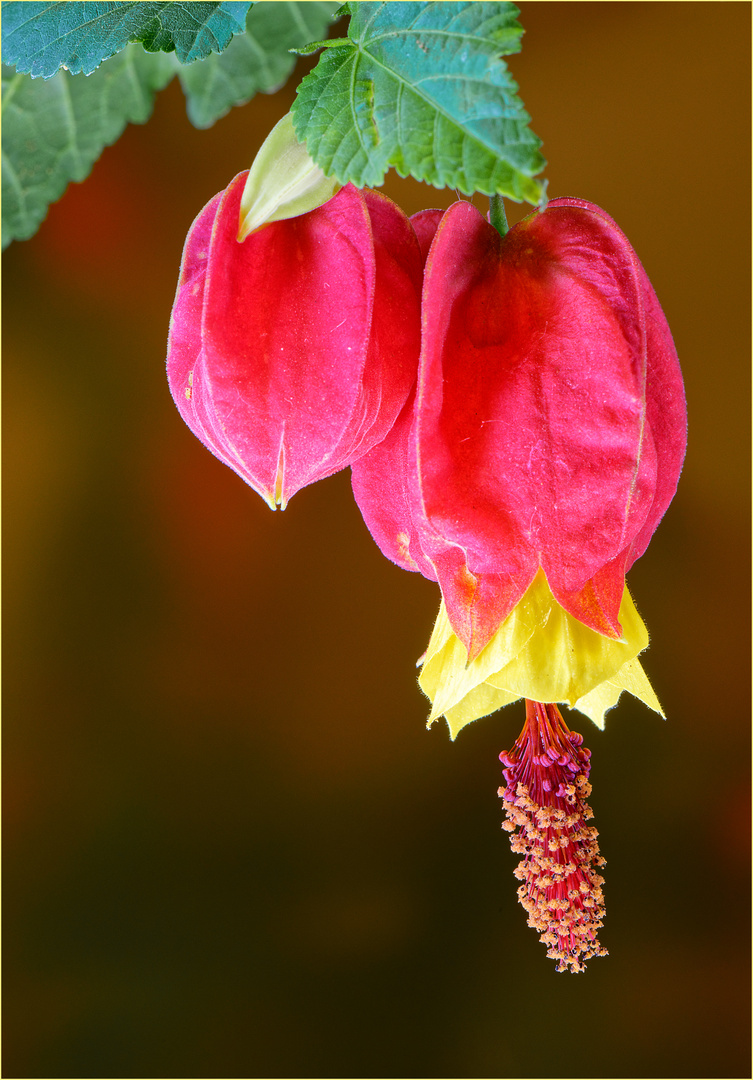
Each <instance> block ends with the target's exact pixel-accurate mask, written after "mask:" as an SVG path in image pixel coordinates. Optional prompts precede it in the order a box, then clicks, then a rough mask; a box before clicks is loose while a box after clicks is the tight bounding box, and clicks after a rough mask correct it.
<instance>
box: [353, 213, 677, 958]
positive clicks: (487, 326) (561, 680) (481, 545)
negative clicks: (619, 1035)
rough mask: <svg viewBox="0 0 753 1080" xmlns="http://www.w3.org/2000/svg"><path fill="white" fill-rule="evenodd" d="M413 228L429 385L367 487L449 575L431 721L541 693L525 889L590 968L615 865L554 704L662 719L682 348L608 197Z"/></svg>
mask: <svg viewBox="0 0 753 1080" xmlns="http://www.w3.org/2000/svg"><path fill="white" fill-rule="evenodd" d="M414 226H415V228H416V231H417V233H418V234H419V238H420V240H421V243H422V250H423V253H424V255H425V257H426V266H425V271H424V287H423V296H422V308H421V318H422V342H421V358H420V363H419V372H418V380H417V385H416V389H415V391H414V393H413V394H412V395H411V398H410V400H409V401H408V402H407V404H406V406H405V408H404V409H403V411H402V413H401V415H400V417H399V418H398V420H397V422H396V423H395V426H394V427H393V428H392V430H391V431H390V432H389V434H388V435H387V437H386V438H385V439H384V441H383V442H382V443H380V444H379V445H378V446H377V447H375V448H374V449H373V450H372V451H371V452H370V453H369V454H368V455H366V456H365V457H363V458H361V460H360V461H359V462H358V463H356V464H355V465H354V466H353V490H354V494H355V497H356V500H357V502H358V505H359V507H360V509H361V512H362V513H363V516H364V519H365V521H366V524H367V525H368V527H369V529H370V530H371V533H372V535H373V536H374V539H375V540H376V542H377V543H378V544H379V546H380V548H381V549H382V551H383V552H384V554H385V555H387V556H388V558H390V559H392V560H393V561H394V562H396V563H397V564H398V565H399V566H402V567H404V568H405V569H408V570H414V571H419V572H421V573H423V574H424V575H425V576H426V577H428V578H431V579H432V580H436V581H438V582H439V585H440V589H441V592H442V603H441V606H440V611H439V616H438V618H437V622H436V625H435V627H434V632H433V634H432V637H431V641H430V643H429V647H428V650H427V653H426V654H425V657H424V658H423V667H422V671H421V675H420V679H419V681H420V684H421V686H422V688H423V689H424V691H425V692H426V694H427V695H428V697H429V698H430V699H431V701H432V710H431V714H430V717H429V723H430V724H431V723H432V722H433V721H434V720H435V719H437V718H438V717H439V716H442V715H444V716H445V718H446V719H447V721H448V724H449V727H450V733H451V736H452V737H453V738H454V737H455V736H456V735H457V733H458V731H460V729H461V728H462V727H463V726H464V725H465V724H467V723H469V722H471V721H472V720H475V719H476V718H478V717H480V716H484V715H486V714H487V713H490V712H493V711H494V710H496V709H498V708H500V707H501V706H503V705H506V704H509V703H510V702H513V701H516V700H518V699H519V698H524V699H525V700H526V724H525V726H524V729H523V732H522V733H521V736H520V738H519V739H518V741H517V742H516V744H515V746H514V747H513V749H512V750H511V751H510V752H509V754H503V755H501V756H502V760H503V762H504V764H505V766H506V772H505V776H506V781H507V784H506V787H505V788H504V789H500V794H501V795H502V797H503V799H504V801H505V806H506V809H507V814H508V821H507V823H506V827H507V828H509V829H512V830H516V829H517V830H518V832H517V833H516V835H515V836H514V837H513V848H514V850H516V851H518V852H521V853H523V855H524V860H523V862H522V863H521V866H520V867H519V870H518V876H519V877H521V878H522V879H523V882H524V884H523V885H522V886H521V889H520V898H521V901H522V903H523V905H524V907H525V908H526V910H527V911H528V913H529V923H530V925H532V926H534V927H535V928H536V929H538V930H539V931H540V932H541V934H542V940H543V941H544V942H545V943H546V944H547V945H548V946H549V955H550V956H553V957H555V958H556V959H557V960H558V961H559V968H558V970H566V969H567V968H569V969H570V970H573V971H580V970H582V967H583V961H584V960H585V959H587V958H588V957H590V956H595V955H601V954H602V953H603V951H604V950H603V949H602V948H601V946H600V945H599V943H598V940H597V937H596V932H597V930H598V928H599V927H600V926H601V920H602V916H603V896H602V892H601V885H602V878H601V877H600V875H599V874H598V872H597V870H596V868H597V867H598V866H600V865H601V864H602V863H603V860H602V859H601V857H600V855H599V853H598V847H597V844H596V833H595V830H593V829H592V828H591V827H587V826H585V824H584V823H585V821H586V820H587V819H588V818H589V817H590V816H591V814H590V810H589V808H588V807H587V805H586V803H585V799H586V798H587V796H588V793H589V791H590V788H589V786H588V773H589V766H588V751H586V750H585V749H583V748H582V739H581V737H580V736H579V735H577V734H576V733H571V732H569V731H568V729H567V727H566V725H565V723H564V721H563V719H562V716H561V714H560V712H559V710H558V709H557V706H556V704H555V703H557V702H565V703H567V704H569V705H572V706H574V707H575V708H577V709H579V710H580V711H582V712H584V713H585V714H586V715H588V716H589V717H591V719H592V720H594V722H595V723H596V724H597V725H599V726H603V722H604V713H605V711H606V710H607V709H609V708H611V707H612V706H613V705H614V704H615V703H616V702H617V699H618V698H619V696H620V694H621V692H622V691H623V690H628V691H629V692H631V693H633V694H635V695H636V696H638V697H640V698H641V699H642V700H643V701H645V702H646V704H647V705H649V706H650V707H651V708H653V709H655V710H656V711H657V712H659V713H660V714H661V707H660V705H659V702H658V701H657V699H656V695H655V694H654V692H653V690H652V688H651V686H650V684H649V682H648V680H647V678H646V676H645V673H644V672H643V669H642V667H641V665H640V662H639V660H638V659H637V657H638V655H639V654H640V653H641V652H642V650H643V649H645V647H646V646H647V644H648V634H647V633H646V629H645V626H644V625H643V622H642V620H641V618H640V616H639V615H638V613H637V611H636V609H635V606H634V605H633V602H632V599H631V597H630V594H629V593H628V591H627V588H626V586H625V574H626V572H627V570H628V569H629V568H630V566H631V565H632V563H633V562H635V560H636V559H637V558H638V557H639V556H640V555H641V554H642V553H643V552H644V551H645V549H646V546H647V545H648V542H649V540H650V538H651V535H652V533H653V532H654V530H655V528H656V526H657V525H658V523H659V521H660V520H661V517H662V516H663V514H664V512H665V510H666V509H667V506H668V505H669V503H670V501H671V499H672V496H673V495H674V492H675V489H676V487H677V481H678V478H679V474H680V469H681V466H682V460H683V456H684V452H685V440H686V417H685V397H684V391H683V385H682V377H681V374H680V368H679V363H678V360H677V354H676V352H675V348H674V345H673V342H672V337H671V334H670V331H669V327H668V326H667V322H666V319H665V318H664V314H663V312H662V310H661V308H660V307H659V303H658V301H657V299H656V296H655V294H654V291H653V289H652V287H651V285H650V283H649V280H648V278H647V276H646V274H645V271H644V270H643V267H642V266H641V264H640V262H639V261H638V258H637V256H636V255H635V252H634V251H633V249H632V247H631V246H630V244H629V243H628V241H627V239H626V238H625V236H624V235H623V233H622V232H621V231H620V229H619V228H618V227H617V225H616V224H615V223H614V221H612V219H611V218H610V217H609V216H608V215H607V214H605V213H604V211H602V210H600V209H599V208H598V207H596V206H593V205H592V204H590V203H587V202H583V201H581V200H576V199H555V200H553V201H552V202H550V203H549V205H548V207H547V209H546V210H544V211H540V212H537V213H534V214H532V215H531V216H530V217H528V218H526V219H525V220H524V221H522V222H521V223H520V224H519V225H517V226H515V227H514V228H513V229H511V230H510V231H509V232H508V233H507V234H506V235H505V236H504V237H501V236H500V235H499V233H498V232H497V231H496V230H495V229H494V228H493V227H492V226H491V225H490V224H489V223H488V222H487V221H485V220H484V219H483V218H482V217H481V215H480V214H479V213H478V211H477V210H476V209H475V208H474V207H473V206H472V205H470V204H468V203H465V202H460V203H456V204H455V205H454V206H452V207H450V209H449V210H448V211H447V212H446V213H445V214H444V215H439V214H438V212H430V213H429V214H424V215H422V217H421V220H420V222H419V221H414ZM432 235H433V238H432ZM427 252H428V257H427ZM662 715H663V714H662Z"/></svg>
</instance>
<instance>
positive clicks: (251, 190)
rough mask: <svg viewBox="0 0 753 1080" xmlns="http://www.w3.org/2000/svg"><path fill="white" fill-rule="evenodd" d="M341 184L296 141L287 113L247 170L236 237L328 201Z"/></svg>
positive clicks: (240, 237)
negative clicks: (323, 169) (323, 170)
mask: <svg viewBox="0 0 753 1080" xmlns="http://www.w3.org/2000/svg"><path fill="white" fill-rule="evenodd" d="M341 187H342V184H340V183H339V182H338V181H337V180H336V179H335V178H334V176H325V175H324V173H323V172H322V170H321V169H320V168H319V166H318V165H316V164H315V163H314V162H313V161H312V159H311V158H310V157H309V155H308V152H307V150H306V144H305V143H300V142H298V139H297V138H296V135H295V131H294V130H293V117H292V116H291V114H290V113H286V114H285V116H283V118H282V120H280V121H279V123H277V124H275V126H274V127H273V128H272V130H271V131H270V133H269V135H267V137H266V139H265V140H264V142H263V143H262V145H261V148H260V150H259V153H258V154H257V155H256V157H255V158H254V162H253V164H252V166H251V168H250V169H249V171H248V176H247V177H246V184H245V187H244V188H243V194H242V195H241V206H240V216H239V219H238V239H239V240H245V239H246V237H247V236H248V235H249V234H250V233H252V232H254V231H255V230H256V229H260V228H261V226H262V225H268V224H269V223H270V222H272V221H284V220H285V219H286V218H293V217H299V216H300V215H301V214H307V213H308V212H309V210H315V209H316V208H317V206H322V205H323V204H324V203H326V202H328V201H329V200H330V199H331V198H332V196H333V195H336V194H337V192H338V191H339V190H340V188H341Z"/></svg>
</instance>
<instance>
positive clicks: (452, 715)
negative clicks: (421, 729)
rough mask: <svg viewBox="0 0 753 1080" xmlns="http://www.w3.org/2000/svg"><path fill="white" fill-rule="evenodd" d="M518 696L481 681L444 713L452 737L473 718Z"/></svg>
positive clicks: (429, 723)
mask: <svg viewBox="0 0 753 1080" xmlns="http://www.w3.org/2000/svg"><path fill="white" fill-rule="evenodd" d="M518 696H519V695H518V694H508V692H507V691H506V690H498V689H497V688H496V686H490V685H489V683H481V685H480V686H477V687H476V688H475V689H474V690H471V692H470V694H466V696H465V697H464V698H463V700H462V701H461V702H460V704H459V705H455V706H453V708H451V709H448V710H447V712H446V713H445V714H444V717H445V720H446V721H447V726H448V727H449V729H450V738H451V739H455V737H456V736H457V733H458V732H459V731H460V730H461V729H462V728H464V727H465V725H466V724H470V723H471V722H472V721H473V720H478V719H479V718H480V717H482V716H488V715H489V713H493V712H496V711H497V709H501V708H502V706H503V705H509V704H510V703H511V702H513V701H517V700H518ZM432 723H433V721H432V720H429V722H428V723H427V725H426V726H427V727H430V726H431V724H432Z"/></svg>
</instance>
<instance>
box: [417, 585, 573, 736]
mask: <svg viewBox="0 0 753 1080" xmlns="http://www.w3.org/2000/svg"><path fill="white" fill-rule="evenodd" d="M542 577H543V575H542ZM543 580H544V584H545V587H546V592H549V588H548V586H546V578H544V579H543ZM535 585H536V582H534V584H533V585H531V587H530V589H529V590H528V592H527V593H526V594H525V596H524V597H523V598H522V600H520V602H519V603H518V604H517V605H516V607H515V609H514V611H512V612H511V614H510V615H509V616H508V618H506V619H505V621H504V622H503V623H502V625H501V626H500V628H499V630H497V633H496V634H495V635H494V637H493V638H492V640H491V641H490V642H489V644H488V645H487V646H486V647H485V648H484V649H482V650H481V652H480V653H479V655H478V656H477V657H476V659H475V660H473V661H472V662H471V663H470V664H467V663H466V661H467V659H468V653H467V652H466V648H465V646H464V645H463V643H462V642H461V641H460V639H459V638H458V637H457V636H456V634H455V632H454V631H453V629H452V627H451V626H450V621H449V619H448V618H447V611H446V609H445V606H444V601H442V604H441V605H440V608H439V615H438V616H437V621H436V623H435V626H434V632H433V633H432V635H431V640H430V642H429V648H428V649H427V651H426V662H425V663H424V666H423V668H422V670H421V674H420V676H419V679H418V682H419V685H420V686H421V689H422V690H423V692H424V693H425V694H426V696H427V697H429V698H431V701H432V710H431V716H430V718H429V722H430V723H431V722H432V721H434V720H436V719H437V717H439V716H441V715H442V714H443V713H445V714H446V713H447V710H448V709H452V708H453V707H454V706H455V705H457V704H458V703H459V702H461V701H462V700H463V699H464V698H465V697H466V695H467V694H469V693H470V692H471V690H473V689H474V688H475V687H477V686H479V685H480V684H481V683H484V682H487V680H488V679H489V676H490V675H493V674H494V673H495V672H496V671H499V670H500V668H502V667H504V666H505V665H506V664H508V663H509V662H510V660H512V659H514V658H515V657H516V656H517V655H518V654H519V653H520V652H521V650H522V649H523V647H524V646H525V644H526V642H527V641H528V640H529V639H530V637H531V636H532V634H533V632H534V630H536V628H537V626H539V625H540V624H541V623H542V622H543V621H545V620H546V619H547V617H548V614H549V609H550V606H551V604H552V603H554V600H553V598H552V594H551V593H550V592H549V600H548V601H547V598H546V593H545V592H544V591H543V590H541V589H536V588H535ZM542 600H543V602H542ZM516 697H520V694H516ZM482 715H483V714H482Z"/></svg>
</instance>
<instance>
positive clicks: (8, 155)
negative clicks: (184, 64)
mask: <svg viewBox="0 0 753 1080" xmlns="http://www.w3.org/2000/svg"><path fill="white" fill-rule="evenodd" d="M177 66H178V65H177V62H176V60H175V58H174V57H172V56H165V55H164V54H157V55H153V54H150V53H145V52H144V50H143V49H142V48H141V46H140V45H129V46H128V48H127V49H125V50H124V51H123V52H121V53H120V54H119V55H118V56H116V57H114V58H113V59H112V60H111V61H110V62H109V63H107V64H105V65H104V66H103V67H101V68H100V69H99V70H98V71H96V72H95V73H94V74H93V75H90V76H89V78H88V79H82V78H79V77H77V76H73V75H69V74H68V72H67V71H60V72H58V74H57V75H55V76H54V78H52V79H49V80H43V79H32V78H31V77H30V76H29V75H21V74H19V73H18V72H16V71H14V70H13V68H10V67H6V66H5V65H3V69H2V90H3V99H2V137H3V169H2V208H3V228H2V244H3V247H5V246H6V245H7V244H8V243H10V241H11V240H28V238H29V237H30V236H33V235H34V233H35V232H36V231H37V229H38V228H39V225H40V224H41V222H42V221H43V220H44V217H45V215H46V213H47V207H48V206H49V204H50V203H51V202H54V201H55V200H56V199H59V198H60V196H61V195H62V194H63V192H64V191H65V188H66V186H67V185H68V183H69V182H70V181H71V180H78V181H80V180H83V179H84V178H85V177H86V176H88V174H89V172H90V171H91V168H92V165H93V164H94V162H95V161H96V160H97V158H98V157H99V155H100V153H101V152H102V150H103V149H104V147H105V146H109V145H110V144H111V143H113V142H115V140H116V139H117V138H118V136H119V135H120V134H121V132H122V131H123V129H124V128H125V126H126V124H128V123H129V122H130V123H134V124H143V123H144V121H145V120H147V119H148V118H149V116H150V114H151V112H152V106H153V104H154V94H155V92H156V91H157V90H161V89H162V87H163V86H165V85H166V83H168V82H169V81H170V79H171V78H172V76H173V75H174V74H175V69H176V67H177Z"/></svg>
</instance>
